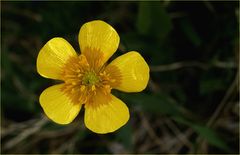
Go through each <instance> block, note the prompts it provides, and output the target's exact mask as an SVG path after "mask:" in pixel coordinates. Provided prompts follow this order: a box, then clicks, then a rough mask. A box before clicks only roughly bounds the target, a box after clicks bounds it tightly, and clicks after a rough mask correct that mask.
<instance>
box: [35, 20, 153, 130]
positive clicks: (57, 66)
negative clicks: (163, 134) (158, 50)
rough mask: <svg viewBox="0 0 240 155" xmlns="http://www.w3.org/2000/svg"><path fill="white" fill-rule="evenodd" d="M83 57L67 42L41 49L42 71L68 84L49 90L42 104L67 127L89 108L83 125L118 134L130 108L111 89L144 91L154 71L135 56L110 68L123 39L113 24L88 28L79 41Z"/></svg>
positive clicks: (121, 59) (54, 41) (120, 59)
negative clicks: (151, 71) (112, 58)
mask: <svg viewBox="0 0 240 155" xmlns="http://www.w3.org/2000/svg"><path fill="white" fill-rule="evenodd" d="M78 40H79V45H80V50H81V54H80V55H78V54H77V53H76V52H75V50H74V49H73V47H72V46H71V45H70V44H69V43H68V42H67V41H66V40H65V39H63V38H53V39H51V40H50V41H48V42H47V43H46V44H45V45H44V47H43V48H42V49H41V50H40V52H39V54H38V58H37V71H38V73H39V74H40V75H41V76H43V77H46V78H50V79H57V80H61V81H63V82H64V83H62V84H57V85H54V86H51V87H49V88H47V89H45V90H44V91H43V92H42V94H41V95H40V98H39V101H40V104H41V106H42V108H43V110H44V112H45V113H46V115H47V116H48V117H49V118H50V119H51V120H53V121H54V122H56V123H58V124H68V123H70V122H72V121H73V119H74V118H75V117H76V116H77V115H78V113H79V111H80V109H81V107H82V105H84V108H85V114H84V123H85V125H86V127H87V128H88V129H90V130H92V131H93V132H96V133H102V134H103V133H109V132H113V131H115V130H117V129H119V128H120V127H121V126H123V125H124V124H125V123H126V122H127V121H128V119H129V111H128V108H127V106H126V105H125V104H124V103H123V102H122V101H121V100H120V99H118V98H117V97H115V96H114V95H112V94H111V89H117V90H120V91H124V92H140V91H142V90H144V89H145V88H146V86H147V83H148V80H149V67H148V65H147V63H146V62H145V60H144V59H143V57H142V56H141V55H140V54H139V53H138V52H135V51H131V52H128V53H126V54H124V55H122V56H119V57H118V58H116V59H115V60H113V61H112V62H111V63H110V64H108V65H106V62H107V60H108V59H109V58H110V57H111V56H112V55H113V54H114V52H115V51H116V50H117V48H118V45H119V41H120V38H119V36H118V33H117V32H116V31H115V30H114V28H113V27H111V26H110V25H109V24H107V23H105V22H103V21H100V20H96V21H91V22H88V23H85V24H84V25H83V26H82V27H81V29H80V32H79V36H78Z"/></svg>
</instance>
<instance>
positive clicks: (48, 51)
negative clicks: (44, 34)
mask: <svg viewBox="0 0 240 155" xmlns="http://www.w3.org/2000/svg"><path fill="white" fill-rule="evenodd" d="M72 56H77V53H76V52H75V50H74V49H73V47H72V46H71V45H70V44H69V43H68V42H67V41H66V40H64V39H63V38H53V39H51V40H49V41H48V42H47V43H46V44H45V45H44V46H43V48H42V49H41V50H40V52H39V54H38V57H37V71H38V73H39V74H40V75H42V76H43V77H46V78H51V79H59V80H61V70H62V66H63V65H64V64H65V63H66V62H67V60H68V59H69V58H70V57H72Z"/></svg>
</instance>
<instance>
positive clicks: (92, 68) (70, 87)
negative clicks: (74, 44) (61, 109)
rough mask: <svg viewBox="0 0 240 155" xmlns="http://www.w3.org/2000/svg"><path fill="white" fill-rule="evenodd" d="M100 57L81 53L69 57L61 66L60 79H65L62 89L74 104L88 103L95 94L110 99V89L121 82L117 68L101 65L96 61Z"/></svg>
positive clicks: (91, 101)
mask: <svg viewBox="0 0 240 155" xmlns="http://www.w3.org/2000/svg"><path fill="white" fill-rule="evenodd" d="M91 53H92V54H94V52H91ZM98 53H99V52H98ZM101 57H102V55H91V54H90V55H89V54H88V55H84V54H81V55H79V56H78V57H71V58H69V60H68V61H67V63H66V64H65V65H64V67H63V68H62V80H63V81H65V84H64V85H63V87H62V90H63V92H64V93H65V94H66V95H67V96H68V97H69V98H70V99H71V100H72V101H73V102H74V103H75V104H86V105H90V104H91V103H93V99H94V98H95V97H96V96H97V95H104V96H105V97H106V98H108V99H111V97H110V96H111V95H110V93H111V89H112V88H113V87H116V86H118V85H119V84H120V83H121V73H120V71H119V69H118V68H117V67H115V66H108V67H105V66H102V65H101V64H100V63H99V62H98V61H100V60H101ZM89 60H91V61H89ZM98 64H100V65H98ZM100 66H101V67H100Z"/></svg>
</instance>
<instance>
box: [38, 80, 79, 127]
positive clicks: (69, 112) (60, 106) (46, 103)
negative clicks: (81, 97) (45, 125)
mask: <svg viewBox="0 0 240 155" xmlns="http://www.w3.org/2000/svg"><path fill="white" fill-rule="evenodd" d="M62 87H63V84H58V85H54V86H51V87H49V88H47V89H45V90H44V91H43V92H42V94H41V95H40V99H39V101H40V104H41V106H42V108H43V110H44V112H45V113H46V115H47V116H48V117H49V118H50V119H51V120H53V121H54V122H56V123H58V124H68V123H70V122H72V121H73V119H74V118H75V117H76V116H77V114H78V113H79V111H80V109H81V104H74V103H72V101H71V100H70V99H69V98H68V97H67V96H66V95H65V94H64V93H63V92H62V90H61V89H62Z"/></svg>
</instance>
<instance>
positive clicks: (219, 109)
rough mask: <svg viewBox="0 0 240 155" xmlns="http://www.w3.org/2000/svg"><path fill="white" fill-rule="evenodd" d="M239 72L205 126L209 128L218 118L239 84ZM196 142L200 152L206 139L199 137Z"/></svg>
mask: <svg viewBox="0 0 240 155" xmlns="http://www.w3.org/2000/svg"><path fill="white" fill-rule="evenodd" d="M238 80H239V72H237V74H236V77H235V79H234V80H233V82H232V84H231V85H230V87H229V88H228V90H227V92H226V94H225V96H224V97H223V99H222V101H221V102H220V104H219V105H218V107H217V108H216V110H215V112H214V113H213V115H212V116H211V117H210V119H209V120H208V122H207V124H206V126H207V127H208V128H211V127H212V126H214V123H215V122H216V121H217V119H218V118H219V115H220V114H221V112H222V111H223V110H224V107H226V105H227V104H228V103H230V102H228V99H229V98H230V97H231V95H232V94H233V93H234V90H235V89H237V87H238V84H239V81H238ZM196 143H197V144H199V145H198V148H197V153H200V152H201V153H202V149H203V147H204V144H206V141H205V140H204V139H203V138H201V137H199V136H198V138H197V140H196Z"/></svg>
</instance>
